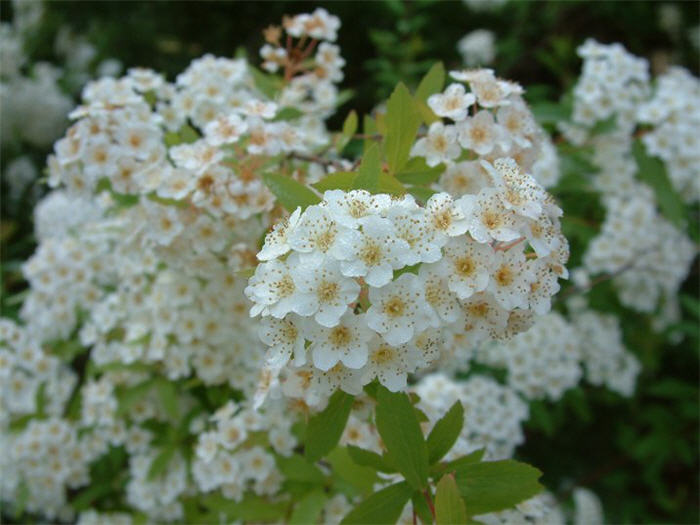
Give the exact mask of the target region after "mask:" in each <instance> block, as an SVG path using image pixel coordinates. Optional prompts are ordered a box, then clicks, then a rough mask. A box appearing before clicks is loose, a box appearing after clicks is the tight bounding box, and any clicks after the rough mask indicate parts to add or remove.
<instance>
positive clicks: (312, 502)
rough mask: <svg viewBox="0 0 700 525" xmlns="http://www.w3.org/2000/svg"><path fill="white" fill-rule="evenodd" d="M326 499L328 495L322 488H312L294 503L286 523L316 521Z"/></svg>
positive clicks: (293, 524) (303, 524)
mask: <svg viewBox="0 0 700 525" xmlns="http://www.w3.org/2000/svg"><path fill="white" fill-rule="evenodd" d="M326 500H328V496H327V495H326V494H325V493H324V492H323V490H322V489H316V490H312V491H311V492H309V493H308V494H307V495H306V496H304V497H303V498H301V499H300V500H299V502H298V503H297V504H296V505H294V511H293V512H292V515H291V517H290V518H289V522H288V523H290V524H291V525H295V524H299V525H307V524H309V523H316V522H317V521H318V517H319V515H320V514H321V511H322V510H323V506H324V505H325V503H326Z"/></svg>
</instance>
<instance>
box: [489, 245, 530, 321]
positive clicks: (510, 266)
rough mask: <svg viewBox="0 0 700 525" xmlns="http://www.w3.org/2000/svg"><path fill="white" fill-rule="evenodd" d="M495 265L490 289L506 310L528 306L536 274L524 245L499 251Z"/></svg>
mask: <svg viewBox="0 0 700 525" xmlns="http://www.w3.org/2000/svg"><path fill="white" fill-rule="evenodd" d="M495 266H496V270H495V271H494V273H493V275H492V276H491V280H490V281H489V285H488V290H489V291H490V292H491V293H492V294H493V296H494V297H495V298H496V301H498V303H499V304H500V305H501V306H502V307H503V308H505V309H506V310H512V309H513V308H527V305H528V296H529V295H530V284H531V283H532V282H533V281H534V280H535V274H534V272H533V271H532V270H531V269H530V268H529V267H528V266H527V264H526V261H525V254H524V253H523V251H522V246H516V247H514V248H511V249H510V250H507V251H505V252H497V261H496V264H495Z"/></svg>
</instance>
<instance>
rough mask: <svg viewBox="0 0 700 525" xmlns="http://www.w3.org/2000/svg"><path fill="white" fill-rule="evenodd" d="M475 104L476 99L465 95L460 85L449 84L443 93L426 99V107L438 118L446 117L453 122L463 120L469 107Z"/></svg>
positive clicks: (469, 94) (470, 95)
mask: <svg viewBox="0 0 700 525" xmlns="http://www.w3.org/2000/svg"><path fill="white" fill-rule="evenodd" d="M475 102H476V97H475V96H474V95H472V94H471V93H466V92H465V89H464V86H463V85H462V84H456V83H455V84H450V85H449V86H448V87H447V89H445V91H444V92H443V93H437V94H435V95H431V96H430V97H428V106H430V109H432V110H433V112H434V113H435V114H436V115H437V116H439V117H448V118H450V119H452V120H454V121H459V120H464V118H465V117H466V116H467V110H468V109H469V106H471V105H472V104H474V103H475Z"/></svg>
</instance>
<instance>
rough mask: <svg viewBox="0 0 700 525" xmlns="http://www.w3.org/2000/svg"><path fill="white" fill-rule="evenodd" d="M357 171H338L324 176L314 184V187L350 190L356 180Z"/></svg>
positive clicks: (325, 189) (318, 188)
mask: <svg viewBox="0 0 700 525" xmlns="http://www.w3.org/2000/svg"><path fill="white" fill-rule="evenodd" d="M355 177H357V173H355V172H354V171H336V172H335V173H331V174H329V175H326V176H325V177H323V178H322V179H321V180H320V181H318V182H317V183H315V184H313V187H314V188H316V189H317V190H318V191H321V192H323V191H328V190H343V191H350V190H351V189H352V186H353V183H354V182H355Z"/></svg>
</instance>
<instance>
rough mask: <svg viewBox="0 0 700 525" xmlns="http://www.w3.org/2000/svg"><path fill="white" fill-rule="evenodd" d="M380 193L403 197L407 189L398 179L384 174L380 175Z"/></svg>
mask: <svg viewBox="0 0 700 525" xmlns="http://www.w3.org/2000/svg"><path fill="white" fill-rule="evenodd" d="M379 192H380V193H388V194H389V195H403V194H405V193H406V188H405V187H404V185H403V184H401V183H400V182H399V181H398V180H397V179H396V177H394V176H393V175H389V174H388V173H384V172H382V173H380V174H379Z"/></svg>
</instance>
